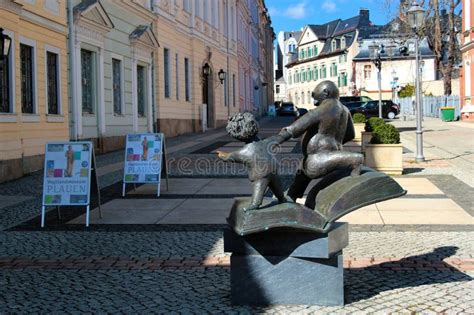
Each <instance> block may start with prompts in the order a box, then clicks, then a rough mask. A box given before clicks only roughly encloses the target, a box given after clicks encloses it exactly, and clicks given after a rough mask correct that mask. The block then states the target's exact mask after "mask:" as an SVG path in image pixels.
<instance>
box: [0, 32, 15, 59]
mask: <svg viewBox="0 0 474 315" xmlns="http://www.w3.org/2000/svg"><path fill="white" fill-rule="evenodd" d="M11 44H12V39H11V37H10V36H8V35H6V34H3V28H0V60H2V59H3V58H8V54H9V53H10V46H11Z"/></svg>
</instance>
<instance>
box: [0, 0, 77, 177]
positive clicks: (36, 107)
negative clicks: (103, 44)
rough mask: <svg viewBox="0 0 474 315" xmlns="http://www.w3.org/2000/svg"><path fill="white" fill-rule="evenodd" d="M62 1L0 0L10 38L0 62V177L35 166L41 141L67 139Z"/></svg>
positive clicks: (0, 24)
mask: <svg viewBox="0 0 474 315" xmlns="http://www.w3.org/2000/svg"><path fill="white" fill-rule="evenodd" d="M65 4H66V2H65V1H58V0H21V1H20V0H16V1H13V0H0V28H3V29H4V34H6V35H8V36H10V37H11V38H12V47H11V50H10V54H9V56H8V59H5V60H4V61H2V64H1V67H0V75H1V78H0V79H1V81H0V83H1V91H2V92H1V94H0V104H1V107H0V182H4V181H7V180H11V179H14V178H18V177H21V176H22V175H23V174H26V173H30V172H32V171H35V170H39V169H41V168H42V167H43V154H44V146H45V143H46V142H49V141H64V140H68V139H69V126H68V121H69V120H68V97H67V95H68V93H67V89H68V86H67V82H68V77H67V76H68V74H67V58H68V57H67V19H66V8H65Z"/></svg>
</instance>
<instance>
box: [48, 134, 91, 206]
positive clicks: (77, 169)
mask: <svg viewBox="0 0 474 315" xmlns="http://www.w3.org/2000/svg"><path fill="white" fill-rule="evenodd" d="M92 150H93V147H92V143H91V142H62V143H48V144H46V151H45V162H44V179H43V205H44V206H64V205H74V206H87V205H89V203H90V183H91V164H92Z"/></svg>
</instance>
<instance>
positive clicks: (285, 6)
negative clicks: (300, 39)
mask: <svg viewBox="0 0 474 315" xmlns="http://www.w3.org/2000/svg"><path fill="white" fill-rule="evenodd" d="M386 3H393V4H392V6H391V7H390V6H388V5H386ZM398 3H399V2H398V1H385V0H266V1H265V4H266V6H267V8H268V11H269V13H270V17H271V19H272V25H273V29H274V31H275V34H276V35H278V33H279V32H280V31H295V30H299V29H301V28H303V27H304V26H305V25H306V24H323V23H326V22H329V21H332V20H335V19H339V18H341V19H347V18H350V17H353V16H356V15H358V14H359V9H360V8H367V9H369V11H370V20H371V21H372V23H375V24H385V23H387V22H388V21H389V20H391V19H392V18H393V16H394V15H395V12H396V10H397V8H396V7H395V6H394V4H398Z"/></svg>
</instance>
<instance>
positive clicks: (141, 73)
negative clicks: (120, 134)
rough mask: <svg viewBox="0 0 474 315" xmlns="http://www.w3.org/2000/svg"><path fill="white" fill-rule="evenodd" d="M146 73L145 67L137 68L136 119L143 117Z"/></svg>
mask: <svg viewBox="0 0 474 315" xmlns="http://www.w3.org/2000/svg"><path fill="white" fill-rule="evenodd" d="M145 75H146V71H145V67H143V66H137V99H138V102H137V107H138V117H144V116H145V104H146V85H145V82H146V78H145Z"/></svg>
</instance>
